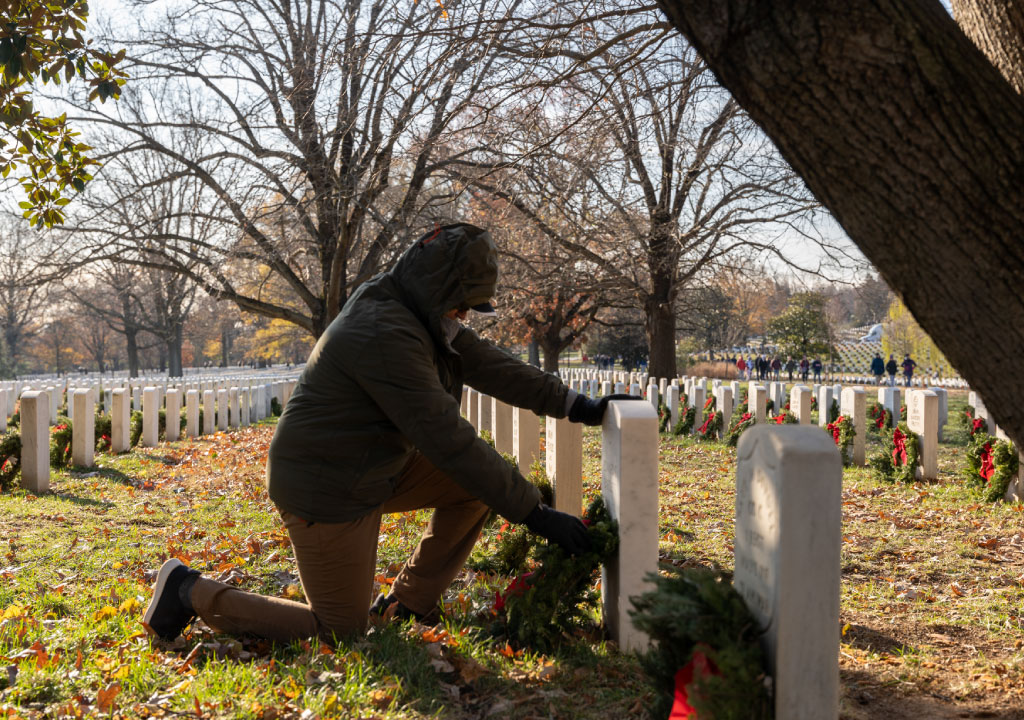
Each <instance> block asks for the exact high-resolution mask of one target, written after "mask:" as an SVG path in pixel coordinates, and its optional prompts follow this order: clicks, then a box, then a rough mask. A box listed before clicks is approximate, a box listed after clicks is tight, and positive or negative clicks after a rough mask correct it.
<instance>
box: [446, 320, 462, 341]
mask: <svg viewBox="0 0 1024 720" xmlns="http://www.w3.org/2000/svg"><path fill="white" fill-rule="evenodd" d="M461 329H462V323H460V322H459V321H458V320H456V319H455V318H450V317H447V316H444V315H442V316H441V332H443V333H444V337H445V340H447V341H448V342H449V343H451V341H452V340H454V339H455V336H456V335H458V334H459V330H461Z"/></svg>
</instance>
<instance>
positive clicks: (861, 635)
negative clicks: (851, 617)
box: [843, 625, 917, 655]
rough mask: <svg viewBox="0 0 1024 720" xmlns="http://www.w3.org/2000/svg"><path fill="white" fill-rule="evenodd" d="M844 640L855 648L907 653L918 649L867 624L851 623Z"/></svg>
mask: <svg viewBox="0 0 1024 720" xmlns="http://www.w3.org/2000/svg"><path fill="white" fill-rule="evenodd" d="M843 640H844V641H845V642H847V643H849V644H850V645H852V646H853V647H855V648H859V649H861V650H869V651H872V652H878V653H888V654H890V655H893V654H901V655H906V654H909V653H915V652H917V650H916V649H915V648H914V647H912V646H910V645H907V644H906V643H904V642H900V641H899V640H896V639H895V638H893V637H892V636H890V635H886V634H885V633H881V632H879V631H877V630H875V629H874V628H870V627H868V626H867V625H850V626H849V627H847V628H846V634H845V635H843Z"/></svg>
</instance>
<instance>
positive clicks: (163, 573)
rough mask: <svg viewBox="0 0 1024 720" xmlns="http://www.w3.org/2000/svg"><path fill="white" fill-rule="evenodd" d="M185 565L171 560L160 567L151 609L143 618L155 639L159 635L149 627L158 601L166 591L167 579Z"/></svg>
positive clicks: (147, 610)
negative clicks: (176, 569)
mask: <svg viewBox="0 0 1024 720" xmlns="http://www.w3.org/2000/svg"><path fill="white" fill-rule="evenodd" d="M184 565H185V563H183V562H182V561H181V560H178V559H177V558H171V559H170V560H168V561H167V562H165V563H164V564H163V565H161V566H160V572H159V573H158V574H157V576H156V583H155V584H154V585H153V599H152V600H150V601H149V607H147V608H146V614H145V615H143V616H142V625H143V627H145V628H146V632H148V633H149V634H150V635H153V636H155V637H159V634H158V633H157V632H156V631H155V630H154V629H153V628H151V627H150V626H149V621H150V620H152V619H153V613H154V612H156V606H157V601H158V600H159V599H160V594H161V593H162V592H163V591H164V585H166V584H167V578H169V577H170V576H171V573H172V572H174V570H175V568H179V567H183V566H184Z"/></svg>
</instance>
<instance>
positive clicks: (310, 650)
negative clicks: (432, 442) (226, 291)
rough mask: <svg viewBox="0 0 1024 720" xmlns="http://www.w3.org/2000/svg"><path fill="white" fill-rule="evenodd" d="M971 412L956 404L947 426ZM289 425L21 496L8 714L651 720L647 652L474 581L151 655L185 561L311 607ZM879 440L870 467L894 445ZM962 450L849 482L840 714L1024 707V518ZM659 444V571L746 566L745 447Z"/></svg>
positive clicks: (7, 533) (3, 650)
mask: <svg viewBox="0 0 1024 720" xmlns="http://www.w3.org/2000/svg"><path fill="white" fill-rule="evenodd" d="M963 405H964V403H963V399H962V398H961V397H959V396H957V395H955V394H954V395H953V396H951V402H950V417H951V418H953V417H954V413H956V412H961V411H962V409H963ZM271 433H272V427H270V426H267V425H264V426H258V427H253V428H249V429H245V430H241V431H238V432H235V433H233V434H218V435H216V436H213V437H212V438H204V439H200V440H199V441H195V442H180V443H173V444H170V445H161V446H160V447H158V448H150V449H146V450H136V451H134V452H132V453H129V454H125V455H122V456H117V457H113V456H109V455H101V456H99V458H98V462H99V466H98V467H97V468H95V469H93V470H89V471H79V470H75V469H72V470H70V471H68V472H61V473H57V474H55V475H54V477H53V478H52V492H51V493H49V494H45V495H41V496H39V497H33V496H32V495H30V494H29V493H27V492H25V491H23V490H14V491H11V492H8V493H5V494H2V495H0V516H2V517H3V518H4V522H3V525H2V526H0V555H2V556H3V557H2V558H0V608H3V609H2V610H0V617H2V618H3V619H2V620H0V655H2V656H5V657H7V658H9V661H8V662H7V663H6V665H7V666H9V667H11V668H14V670H8V672H0V716H3V714H4V713H5V712H8V711H7V710H4V709H3V708H4V707H6V708H10V709H11V712H12V713H13V714H14V716H22V717H42V716H44V715H45V716H50V717H53V716H61V715H66V716H74V715H75V714H76V713H81V714H88V713H90V712H92V713H97V714H102V715H109V714H110V713H111V711H114V712H116V713H118V714H121V715H122V716H125V717H147V716H162V715H171V714H189V715H192V716H195V715H197V713H198V714H199V715H201V716H204V717H232V718H236V717H238V718H276V717H299V716H300V715H301V714H302V713H303V711H307V710H308V711H309V712H308V713H307V714H306V717H307V718H308V717H323V718H327V717H365V718H370V717H379V718H433V717H443V718H479V717H493V718H524V717H531V716H532V717H545V718H546V717H557V718H609V717H612V718H644V717H647V714H646V708H647V707H648V706H649V705H650V702H651V695H650V690H649V689H648V688H647V686H646V684H645V680H644V677H643V674H642V672H641V670H640V667H639V664H638V663H637V662H636V660H635V659H634V658H633V657H631V656H626V655H622V654H620V653H618V652H617V650H616V648H615V647H614V645H613V644H611V643H608V642H606V641H604V640H603V638H602V637H600V636H599V635H597V634H588V635H584V636H580V637H577V638H575V639H573V640H572V641H571V642H568V643H567V644H566V645H565V646H564V647H562V648H561V649H560V650H559V651H558V652H557V653H554V654H552V655H549V656H540V655H536V654H533V653H530V652H518V653H517V652H513V651H512V650H511V649H510V648H506V646H505V645H504V643H503V642H500V641H498V640H496V639H495V638H494V637H492V636H490V635H489V634H488V632H487V627H488V626H489V621H488V618H489V615H488V613H489V607H490V604H491V601H492V600H493V597H494V592H495V590H499V589H502V588H503V587H504V585H505V584H507V578H500V577H494V576H488V575H485V574H481V573H473V572H471V571H468V570H467V571H466V572H464V573H463V574H462V575H461V576H460V577H459V578H458V579H457V580H456V582H455V583H454V584H453V585H452V587H451V588H450V589H449V592H448V593H447V594H446V597H445V615H444V619H443V623H442V625H441V626H438V627H436V628H426V627H423V626H417V625H414V624H393V625H389V626H386V627H383V628H376V629H374V630H373V631H371V632H370V633H369V634H367V635H366V636H365V637H363V638H360V639H358V640H355V641H351V642H347V643H342V644H339V645H338V646H336V647H328V646H323V645H320V644H318V643H316V642H297V643H293V644H291V645H288V646H273V645H271V644H269V643H267V642H265V641H262V640H258V639H255V638H233V637H230V636H226V635H218V634H215V633H213V632H212V631H210V630H209V629H208V628H206V627H205V626H204V625H202V624H199V625H197V626H196V627H195V628H194V630H193V631H192V632H191V633H189V634H188V635H187V636H186V637H185V638H183V639H179V640H178V641H176V642H175V643H163V642H155V641H152V640H151V639H150V638H149V637H148V636H147V635H146V634H145V633H144V631H143V629H142V627H141V624H140V618H141V614H142V610H143V608H144V607H145V605H146V603H148V601H149V598H150V594H151V590H150V586H151V584H152V582H153V573H154V571H155V570H156V568H158V567H159V566H160V564H161V563H162V562H163V561H164V560H165V559H167V558H168V557H171V556H179V557H182V558H183V559H186V560H187V561H188V562H189V563H190V564H191V565H193V566H194V567H196V568H198V569H200V570H202V571H203V572H204V573H207V574H208V575H210V576H213V577H219V578H222V579H225V580H226V581H229V582H237V583H238V585H239V587H242V588H244V589H248V590H253V591H257V592H262V593H266V594H277V595H281V596H286V597H292V598H297V599H301V597H302V596H301V588H300V586H299V584H298V581H297V574H296V570H295V564H294V560H293V557H292V554H291V550H290V548H289V546H288V542H287V535H286V533H284V532H283V529H282V527H281V524H280V521H279V519H278V516H277V514H276V512H275V510H274V508H273V506H272V505H271V504H270V502H269V500H268V499H267V497H266V493H265V490H264V487H263V467H264V463H265V459H266V451H267V446H268V443H269V440H270V436H271ZM868 441H869V448H868V452H869V454H870V453H871V452H872V450H873V449H874V447H875V446H877V444H878V440H877V438H876V436H873V435H869V436H868ZM584 442H585V448H584V494H585V496H586V499H587V500H589V499H590V498H591V497H593V496H594V495H595V494H596V493H598V492H599V488H600V434H599V431H598V430H597V429H590V428H588V429H587V430H586V431H585V434H584ZM965 443H966V437H965V436H964V434H963V433H962V432H961V431H960V430H959V429H957V428H956V427H954V425H953V424H952V421H951V424H950V426H948V427H947V443H946V444H944V445H942V447H941V451H940V478H939V480H938V482H936V483H929V484H919V485H914V486H893V485H889V484H885V483H879V482H877V481H875V480H873V479H872V478H871V476H870V474H869V472H868V471H866V470H864V469H860V468H849V469H847V470H846V471H845V473H844V478H843V501H844V506H843V543H842V556H841V562H842V570H843V575H842V589H841V592H842V596H841V603H842V604H841V619H840V627H839V628H837V632H841V633H842V637H841V647H840V656H839V662H840V667H841V678H842V686H843V698H842V713H843V717H846V718H861V717H864V718H867V717H883V716H884V717H914V716H915V715H914V714H913V713H914V712H917V713H918V716H921V712H922V711H920V707H921V706H920V703H926V702H934V700H930V701H929V698H934V697H935V696H940V697H942V698H945V700H944V702H946V703H947V704H949V705H950V706H951V707H963V708H968V709H970V710H976V709H978V708H981V709H985V708H989V707H992V708H1000V709H1002V710H1005V709H1012V708H1017V709H1020V708H1022V707H1024V703H1022V701H1021V697H1020V692H1021V690H1020V688H1021V687H1022V686H1024V683H1022V682H1021V680H1022V679H1024V650H1022V646H1024V629H1022V613H1024V587H1022V585H1024V530H1022V513H1021V507H1020V506H1014V505H1006V504H995V505H989V504H985V503H983V502H981V501H980V500H979V498H978V495H977V491H975V490H973V489H972V488H969V487H967V486H966V485H965V484H964V482H963V480H962V478H961V477H960V476H959V471H960V468H961V466H962V465H963V450H964V446H965ZM660 452H661V456H660V484H659V493H660V508H661V512H660V522H659V528H658V532H659V539H660V543H659V555H660V558H659V559H660V561H661V562H662V563H664V564H666V565H674V566H677V567H692V566H704V567H714V568H720V569H722V570H725V571H726V572H729V571H731V569H732V566H733V557H732V542H733V512H734V502H735V495H734V477H735V451H734V450H733V449H730V448H726V447H725V446H723V445H720V444H717V443H707V444H705V443H699V442H696V441H694V440H692V439H690V438H672V437H669V436H664V437H663V438H662V443H661V451H660ZM426 518H427V513H425V512H416V513H404V514H399V515H391V516H387V517H386V518H385V521H384V524H383V527H382V542H381V546H380V550H379V553H378V567H377V575H378V581H384V582H386V581H387V580H389V579H390V578H393V577H394V576H395V574H396V573H397V572H398V570H399V569H400V567H401V563H402V562H403V561H404V559H405V558H406V557H407V556H408V555H409V553H410V552H411V550H412V548H413V546H414V544H415V542H416V540H417V538H418V536H419V533H420V532H421V530H422V528H423V526H424V524H425V522H426ZM499 526H500V524H495V525H494V526H493V527H491V528H490V529H488V530H487V531H486V532H485V535H484V537H483V538H482V540H481V547H482V548H483V549H485V550H486V548H488V547H493V543H494V535H495V533H496V532H497V530H498V527H499ZM381 587H382V588H383V589H386V585H381ZM12 680H13V682H11V681H12ZM887 703H888V704H887ZM915 703H918V704H915ZM901 708H903V709H901ZM901 713H903V714H901ZM9 714H10V713H9ZM925 715H926V714H925Z"/></svg>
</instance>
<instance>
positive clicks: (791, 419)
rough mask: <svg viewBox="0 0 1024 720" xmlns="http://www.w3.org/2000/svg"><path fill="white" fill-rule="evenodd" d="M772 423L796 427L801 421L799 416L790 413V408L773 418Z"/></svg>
mask: <svg viewBox="0 0 1024 720" xmlns="http://www.w3.org/2000/svg"><path fill="white" fill-rule="evenodd" d="M772 421H773V422H774V423H775V424H776V425H796V424H798V423H799V422H800V420H798V419H797V416H796V415H794V414H793V413H791V412H790V411H789V409H788V407H787V409H786V410H785V412H781V413H779V414H778V415H776V416H775V417H773V418H772Z"/></svg>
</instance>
